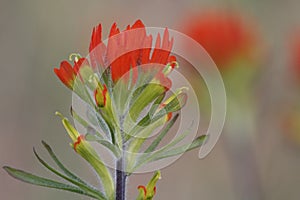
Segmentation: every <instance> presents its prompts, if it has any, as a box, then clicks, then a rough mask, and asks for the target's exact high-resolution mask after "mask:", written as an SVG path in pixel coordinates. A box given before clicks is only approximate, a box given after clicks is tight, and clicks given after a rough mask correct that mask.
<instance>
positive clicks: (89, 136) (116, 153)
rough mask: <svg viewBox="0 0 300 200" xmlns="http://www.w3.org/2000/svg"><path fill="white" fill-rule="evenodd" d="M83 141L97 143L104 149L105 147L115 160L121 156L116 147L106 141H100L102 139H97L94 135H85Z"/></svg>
mask: <svg viewBox="0 0 300 200" xmlns="http://www.w3.org/2000/svg"><path fill="white" fill-rule="evenodd" d="M85 139H86V140H87V141H95V142H98V143H99V144H101V145H103V146H105V147H106V148H107V149H109V150H110V151H111V152H112V153H113V154H114V155H115V156H116V157H117V158H119V157H120V155H121V152H120V149H119V148H118V147H117V146H116V145H114V144H112V143H110V142H109V141H107V140H104V139H102V138H99V137H97V136H96V135H92V134H89V133H87V134H86V135H85Z"/></svg>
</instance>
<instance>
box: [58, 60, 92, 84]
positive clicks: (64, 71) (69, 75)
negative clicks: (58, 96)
mask: <svg viewBox="0 0 300 200" xmlns="http://www.w3.org/2000/svg"><path fill="white" fill-rule="evenodd" d="M84 61H86V59H85V58H80V59H79V60H78V61H77V62H74V66H73V67H72V65H71V64H70V63H69V62H67V61H62V62H61V63H60V68H59V69H58V68H54V73H55V74H56V75H57V76H58V78H59V79H60V80H61V81H62V82H63V83H64V84H65V85H66V86H67V87H68V88H70V89H72V88H73V84H74V80H75V78H76V76H77V74H78V71H79V69H80V67H81V65H82V63H83V62H84Z"/></svg>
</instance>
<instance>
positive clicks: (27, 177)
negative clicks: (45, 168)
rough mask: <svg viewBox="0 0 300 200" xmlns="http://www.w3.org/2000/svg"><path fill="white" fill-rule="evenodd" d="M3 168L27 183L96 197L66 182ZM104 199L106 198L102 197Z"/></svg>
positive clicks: (6, 167)
mask: <svg viewBox="0 0 300 200" xmlns="http://www.w3.org/2000/svg"><path fill="white" fill-rule="evenodd" d="M3 169H4V170H5V171H6V172H7V173H8V174H9V175H11V176H12V177H14V178H16V179H18V180H20V181H23V182H26V183H30V184H33V185H38V186H43V187H48V188H55V189H60V190H66V191H69V192H74V193H77V194H82V195H86V196H89V197H93V198H95V197H94V196H92V195H90V194H88V193H87V192H85V191H83V190H81V189H80V188H77V187H74V186H72V185H68V184H65V183H60V182H57V181H53V180H51V179H47V178H43V177H40V176H36V175H33V174H30V173H28V172H25V171H22V170H18V169H15V168H12V167H8V166H5V167H3ZM99 199H100V198H99ZM102 199H103V200H104V198H102ZM102 199H100V200H102Z"/></svg>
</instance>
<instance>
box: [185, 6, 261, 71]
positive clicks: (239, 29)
mask: <svg viewBox="0 0 300 200" xmlns="http://www.w3.org/2000/svg"><path fill="white" fill-rule="evenodd" d="M184 24H185V25H183V27H184V28H183V32H184V33H186V34H187V35H188V36H190V37H192V38H193V39H194V40H196V41H197V42H198V43H200V44H201V45H202V46H203V47H204V49H205V50H206V51H207V52H208V53H209V54H210V56H211V57H212V59H213V60H214V62H215V63H216V64H217V65H218V66H220V67H224V66H225V65H227V64H228V63H230V62H232V60H233V59H235V58H237V57H239V56H246V57H247V56H248V57H252V56H253V55H251V54H253V53H254V51H253V47H254V44H255V43H256V36H255V34H254V27H253V26H251V25H250V24H245V23H244V20H243V18H242V16H240V15H238V14H235V13H232V12H226V11H209V12H205V13H201V14H200V15H199V14H197V15H195V16H193V17H191V18H190V19H189V20H188V22H186V23H184Z"/></svg>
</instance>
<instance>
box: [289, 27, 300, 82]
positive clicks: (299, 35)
mask: <svg viewBox="0 0 300 200" xmlns="http://www.w3.org/2000/svg"><path fill="white" fill-rule="evenodd" d="M290 38H291V41H290V47H291V51H290V62H291V63H290V64H291V66H292V67H293V73H295V76H296V78H297V79H299V81H300V31H295V33H294V35H292V36H291V37H290Z"/></svg>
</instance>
